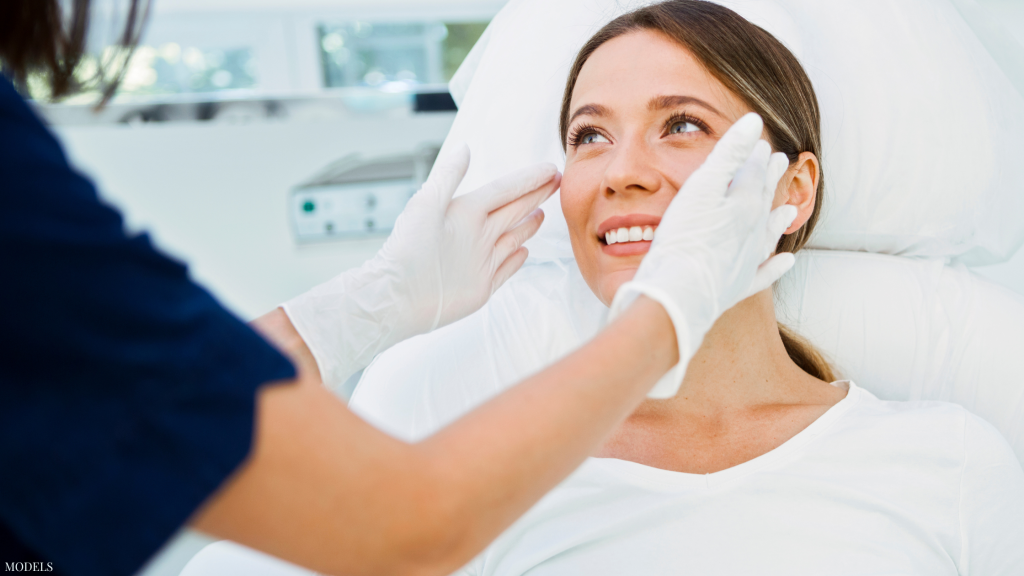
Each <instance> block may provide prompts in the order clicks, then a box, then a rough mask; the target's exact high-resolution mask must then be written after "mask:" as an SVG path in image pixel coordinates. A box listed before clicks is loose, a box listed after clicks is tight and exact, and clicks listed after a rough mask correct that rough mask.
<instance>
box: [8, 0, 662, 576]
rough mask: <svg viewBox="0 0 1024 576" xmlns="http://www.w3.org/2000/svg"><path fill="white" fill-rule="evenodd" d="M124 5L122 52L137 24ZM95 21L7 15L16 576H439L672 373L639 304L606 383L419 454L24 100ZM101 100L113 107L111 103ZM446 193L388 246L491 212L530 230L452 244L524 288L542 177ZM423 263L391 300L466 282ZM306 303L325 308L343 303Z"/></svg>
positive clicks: (563, 379)
mask: <svg viewBox="0 0 1024 576" xmlns="http://www.w3.org/2000/svg"><path fill="white" fill-rule="evenodd" d="M124 1H125V2H126V3H127V4H128V7H127V10H125V12H124V13H126V14H127V15H128V18H127V25H126V31H125V33H124V36H123V39H122V44H124V45H125V47H127V48H130V47H131V45H132V44H133V43H135V42H136V40H137V39H138V37H139V31H140V30H141V22H142V21H143V20H144V17H145V13H146V12H147V6H146V5H145V2H144V1H143V0H124ZM62 7H71V8H72V10H71V12H70V13H68V12H62ZM88 13H89V2H88V0H76V1H75V2H64V1H61V0H3V1H0V66H2V69H3V71H4V74H3V75H0V304H2V306H3V311H2V312H0V319H2V321H0V566H2V567H3V568H4V569H5V570H8V569H9V570H25V571H28V570H34V571H47V572H51V573H54V574H70V575H82V576H85V575H128V574H132V573H134V572H136V571H137V570H138V569H139V568H140V567H141V566H142V565H143V564H144V563H145V561H146V560H147V559H148V558H150V557H151V556H152V555H153V553H154V552H156V551H157V550H158V549H159V548H160V547H161V546H162V545H163V544H164V543H165V542H166V541H167V540H168V539H169V538H170V537H171V536H172V535H173V534H174V533H175V531H177V530H178V529H180V528H181V527H183V526H192V527H195V528H197V529H199V530H202V531H204V532H207V533H209V534H211V535H214V536H217V537H221V538H230V539H232V540H235V541H237V542H240V543H243V544H246V545H249V546H252V547H255V548H258V549H261V550H264V551H266V552H268V553H270V554H274V555H277V556H279V557H282V558H284V559H286V560H290V561H292V562H295V563H298V564H301V565H304V566H307V567H309V568H312V569H314V570H317V571H319V572H323V573H360V574H363V573H374V574H391V573H410V572H415V573H417V574H448V573H450V572H452V571H454V570H456V569H457V568H459V567H460V566H461V565H463V564H464V563H465V562H468V561H469V560H470V559H472V558H473V557H474V556H475V555H476V554H477V553H479V552H480V551H481V550H482V549H483V548H484V547H485V546H486V545H487V544H488V543H489V542H490V541H491V540H492V539H493V538H495V537H497V536H498V535H499V534H500V533H501V531H502V530H504V529H505V528H506V527H507V526H508V525H509V524H511V523H512V522H513V521H514V520H515V519H516V518H517V517H518V516H519V515H521V514H522V513H523V512H525V511H526V510H527V509H528V508H529V507H530V506H531V505H532V504H533V503H535V502H536V501H537V500H538V499H539V498H540V497H541V496H542V495H543V494H544V493H545V492H546V491H547V490H549V489H551V488H552V487H554V486H555V485H556V484H557V483H558V482H559V481H560V480H561V479H563V478H564V477H565V476H566V475H567V474H569V473H570V472H571V471H572V470H573V469H574V468H575V467H576V466H577V465H578V464H579V463H581V462H582V461H583V459H584V458H585V457H586V456H587V455H588V454H590V453H591V451H592V450H594V449H595V448H596V446H597V445H599V443H600V442H601V441H602V439H603V438H604V437H606V436H607V434H609V433H610V431H611V430H612V429H613V428H614V427H615V426H616V425H617V424H618V423H619V422H621V421H622V420H623V419H624V418H625V417H626V416H627V415H628V414H629V413H630V412H631V411H632V410H633V409H634V408H635V407H636V406H637V405H638V404H639V403H640V401H641V400H642V399H643V398H644V395H645V394H646V393H647V391H648V390H650V388H651V387H652V386H653V385H654V383H655V382H656V381H657V379H658V378H659V377H660V376H661V375H662V374H664V373H665V372H667V371H668V369H669V368H670V367H672V366H673V365H674V364H676V362H677V360H678V348H677V344H676V340H675V331H674V329H673V326H672V323H671V321H670V320H669V318H668V315H667V314H666V313H665V310H664V308H662V307H661V306H660V305H659V304H657V303H655V302H653V301H651V300H647V299H646V298H644V297H641V298H639V299H638V301H637V303H636V304H635V305H634V306H633V307H631V308H630V309H629V310H628V311H627V312H626V313H624V314H623V315H622V316H621V317H620V319H619V320H617V321H616V323H615V329H614V330H609V331H606V332H604V333H603V334H602V335H600V336H598V337H597V338H596V339H595V340H594V341H593V342H591V343H590V344H587V345H586V346H585V347H584V348H585V349H588V350H590V352H589V357H590V358H600V359H601V361H600V362H593V361H584V360H581V357H580V356H578V355H571V356H569V357H567V358H566V359H565V360H562V361H560V362H559V363H557V364H555V365H554V366H552V367H551V368H549V369H547V370H545V371H543V372H541V373H539V374H537V375H535V376H533V377H531V378H530V379H529V380H527V381H526V382H524V383H522V384H520V385H518V386H514V387H512V389H510V390H509V391H508V392H506V393H504V394H502V395H500V396H499V397H497V398H496V399H494V400H492V401H491V402H489V403H488V404H486V405H484V406H482V407H480V408H478V409H477V410H475V411H473V412H471V413H470V414H468V415H467V416H465V417H463V418H462V419H460V420H458V421H457V422H455V423H453V424H452V425H450V426H449V427H448V428H446V429H445V430H443V431H441V432H439V433H438V434H437V435H435V436H434V437H432V438H429V439H427V440H425V441H423V442H420V443H417V444H408V443H404V442H400V441H398V440H396V439H394V438H391V437H389V436H387V435H386V434H383V433H381V432H379V431H378V430H376V429H374V428H373V427H372V426H370V425H368V424H367V423H366V422H364V421H363V420H361V419H360V418H359V417H357V416H355V415H354V414H352V413H351V412H350V411H349V410H348V409H347V407H346V406H345V405H344V404H343V403H342V402H340V401H339V400H338V399H336V398H335V397H334V396H332V395H331V394H330V392H328V391H327V390H326V389H325V387H324V386H323V385H322V384H321V378H320V368H318V364H317V361H316V359H314V357H313V356H312V354H311V352H310V346H308V345H307V342H306V341H304V340H303V338H302V337H300V335H299V333H298V332H297V331H296V329H295V327H294V326H293V325H292V323H291V322H290V321H289V318H288V316H287V315H285V313H284V312H283V311H282V310H281V309H280V308H278V309H275V310H273V311H271V312H270V313H268V314H267V315H265V316H264V317H262V318H260V319H259V320H257V321H256V322H254V323H253V327H250V326H248V325H246V324H245V323H243V322H241V321H239V320H238V319H237V318H235V317H233V316H232V315H231V314H230V313H229V312H227V311H225V310H224V309H223V308H222V307H221V306H220V305H219V304H218V303H217V302H216V301H215V300H214V299H213V298H212V297H211V296H210V295H209V294H208V293H207V292H206V291H205V290H203V289H202V288H201V287H199V286H198V285H196V284H195V283H194V282H192V281H191V280H190V278H189V275H188V272H187V269H186V267H185V266H184V265H183V264H182V263H181V262H177V261H175V260H173V259H171V258H169V257H167V256H165V255H164V254H162V253H160V252H159V251H158V250H156V249H154V247H153V245H152V244H151V242H150V240H149V238H148V237H147V236H146V235H145V234H141V235H134V234H129V233H126V232H125V230H124V225H123V221H122V218H121V216H120V214H118V212H117V211H116V210H114V209H113V208H111V207H110V206H108V205H106V204H105V203H104V202H103V201H102V200H101V199H100V198H98V196H97V193H96V190H95V188H94V187H93V185H92V183H90V182H89V181H88V180H87V179H86V178H84V177H82V175H80V174H79V173H78V172H76V171H75V170H74V168H73V167H71V166H70V165H69V164H68V161H67V159H66V157H65V155H64V152H63V151H62V149H61V146H60V144H59V143H58V141H57V140H56V138H55V137H54V135H53V134H52V133H51V132H50V131H49V130H48V129H47V128H46V127H45V126H44V125H43V123H42V122H41V121H40V120H39V118H38V117H37V116H36V114H35V113H34V112H33V110H32V109H31V107H30V105H29V104H28V103H26V101H25V100H24V99H23V98H22V96H21V95H20V94H19V93H18V92H17V91H16V89H15V86H16V85H22V86H23V85H24V83H25V80H26V78H27V77H28V75H29V74H30V73H36V74H40V75H42V76H43V77H45V78H47V79H48V80H49V82H50V85H51V87H52V90H53V93H54V95H55V96H61V95H66V94H68V93H70V92H71V91H72V90H73V89H74V87H75V86H74V81H73V76H72V71H73V70H74V69H75V67H76V65H77V63H78V61H79V59H80V57H81V54H82V49H83V47H84V46H85V37H86V34H85V32H86V31H87V30H88V18H87V16H88ZM116 76H117V75H116V74H114V77H116ZM103 88H104V94H106V95H107V96H109V95H111V94H112V93H113V88H114V85H107V86H105V87H103ZM442 176H444V175H442ZM447 176H448V177H449V178H450V177H451V176H452V174H448V175H447ZM455 176H456V177H455V178H454V180H452V182H451V183H450V184H451V187H450V189H448V192H447V198H448V199H446V200H444V201H443V202H444V203H443V206H441V207H440V208H439V209H440V210H441V212H440V214H439V219H438V220H437V221H427V220H425V219H424V220H417V218H418V217H416V216H410V217H409V218H406V219H405V225H406V226H410V227H411V228H407V230H409V229H411V230H412V233H411V234H408V235H407V237H405V238H396V236H397V234H396V235H394V236H393V237H392V238H391V239H389V242H388V246H391V248H394V247H395V246H396V245H398V244H400V243H401V242H409V241H411V242H416V243H418V245H417V248H418V249H422V248H424V245H425V243H428V242H429V241H430V238H434V239H437V238H441V239H446V237H445V236H444V235H445V234H448V233H450V232H451V229H452V227H451V226H446V222H447V221H448V220H449V219H450V218H454V217H455V216H452V214H451V212H452V209H454V208H453V207H455V206H456V205H458V206H459V208H458V210H460V211H462V212H461V213H462V214H463V215H465V214H464V213H465V211H466V210H467V209H469V208H467V207H470V208H471V207H472V206H477V208H479V206H483V205H484V204H481V203H480V202H478V201H477V200H474V198H477V199H480V198H483V199H484V200H487V199H488V198H490V199H492V200H493V199H494V198H500V199H501V203H499V204H496V205H498V206H502V208H500V209H493V211H492V212H488V211H486V210H485V211H483V212H482V213H480V214H477V215H475V216H474V215H472V214H471V216H473V218H474V220H473V221H474V222H478V223H479V225H480V226H481V227H482V228H487V226H489V225H490V224H493V220H491V218H492V217H494V214H496V213H499V212H502V210H505V209H506V208H508V209H509V210H512V212H505V214H506V215H509V214H515V215H518V216H517V217H516V218H511V220H518V221H520V222H524V221H525V222H527V223H526V224H518V225H517V227H515V228H504V227H503V228H499V229H498V232H503V231H505V230H508V231H507V232H504V233H503V234H501V235H500V236H498V235H497V234H494V233H493V232H494V230H493V228H494V226H491V228H492V230H491V231H490V232H488V234H490V235H489V236H485V235H484V232H482V231H474V230H470V232H469V233H470V234H471V236H470V237H469V238H468V239H465V238H464V239H463V242H462V243H461V244H458V243H456V244H457V245H462V246H465V245H471V246H477V245H481V246H484V248H487V247H488V246H490V245H491V244H488V242H489V243H492V244H493V245H494V246H495V247H496V246H499V245H503V246H504V247H505V248H506V249H508V250H509V251H510V252H512V253H514V254H515V256H514V258H517V259H518V260H516V261H514V262H513V264H514V266H512V267H511V268H516V267H518V265H521V264H522V260H523V259H525V257H526V256H525V252H523V251H521V250H520V249H519V247H520V245H521V244H522V242H523V241H524V240H525V239H526V238H528V237H529V236H530V235H532V234H533V233H534V232H535V231H536V229H537V227H538V226H539V225H540V216H537V215H535V216H533V217H530V218H525V220H524V217H526V215H528V214H530V213H531V212H532V211H533V210H534V208H535V207H536V206H537V205H539V203H540V202H541V201H543V200H544V199H545V198H546V197H547V196H549V195H550V194H551V193H552V192H553V191H554V189H555V188H557V184H558V179H557V176H555V172H554V170H553V168H552V169H551V174H550V176H549V177H548V181H547V182H543V183H542V184H541V185H540V186H539V187H534V189H533V190H510V189H501V187H500V186H498V187H497V188H496V187H495V186H494V185H492V186H491V187H490V188H485V189H483V190H484V191H481V192H475V193H473V194H471V195H469V196H470V198H469V199H468V200H466V201H463V200H462V199H461V198H459V199H456V200H454V201H451V200H450V198H451V192H452V191H454V186H455V185H457V184H458V181H459V180H460V179H461V174H455ZM431 178H432V179H433V178H434V176H431ZM428 184H429V182H428ZM424 188H425V189H426V188H427V186H425V187H424ZM422 193H423V192H422V191H421V194H422ZM482 194H492V196H487V195H482ZM481 195H482V196H481ZM442 196H443V195H442ZM474 202H475V203H476V204H474ZM420 205H421V207H422V205H423V202H420ZM428 207H429V206H428ZM435 207H436V206H435ZM407 213H409V212H408V211H407ZM403 216H405V214H403ZM448 223H449V224H450V222H448ZM488 223H490V224H488ZM511 224H513V225H515V224H516V222H512V223H511ZM455 228H459V227H455ZM465 228H466V227H465V226H463V227H462V233H464V234H466V233H467V232H466V231H465ZM473 234H476V236H473ZM510 234H511V235H512V236H510ZM485 237H486V238H488V239H489V240H487V241H486V242H485V241H484V240H483V238H485ZM495 238H497V240H495ZM448 240H450V239H446V241H448ZM392 241H394V242H392ZM438 242H440V241H438ZM448 245H452V242H450V241H448ZM388 246H386V247H385V249H386V250H387V249H388ZM425 247H426V249H427V252H425V254H426V259H427V260H430V259H433V260H438V258H440V257H439V256H437V254H441V251H440V247H438V249H437V250H433V249H432V248H431V246H430V245H429V244H426V246H425ZM495 249H496V248H495ZM432 250H433V251H432ZM399 252H401V251H399ZM389 254H390V253H389ZM421 254H423V253H422V252H421ZM389 257H390V256H389ZM482 257H489V253H487V252H486V250H484V251H483V256H482ZM509 258H510V260H511V259H512V258H513V256H510V257H509ZM423 260H424V258H417V259H413V260H412V261H409V262H405V261H402V260H401V258H398V259H397V260H395V259H390V260H388V264H389V265H392V266H399V267H404V268H402V270H404V271H406V272H409V271H410V270H411V271H412V272H409V273H408V274H405V276H403V275H396V274H390V277H391V278H392V280H390V281H393V282H394V281H395V280H394V278H396V277H403V278H404V277H406V276H408V282H409V284H408V285H398V286H393V288H395V293H396V294H402V293H410V294H411V293H413V292H415V290H413V289H414V288H417V287H418V285H417V282H416V279H417V278H416V274H415V273H413V272H415V271H416V270H419V268H416V267H417V266H421V267H422V268H423V269H424V270H427V271H428V272H426V273H429V271H431V270H433V271H436V270H444V271H449V272H450V271H451V270H458V268H459V266H472V265H474V263H472V262H468V263H467V262H464V261H463V260H465V258H461V259H455V260H456V261H451V260H444V259H443V258H441V260H443V261H439V262H437V263H436V264H434V263H430V265H428V266H422V264H423ZM498 262H499V263H500V262H501V260H499V261H498ZM506 262H507V261H506ZM505 268H508V267H505ZM506 271H507V270H506ZM392 272H393V270H392ZM492 272H493V270H492ZM454 276H455V277H456V279H458V278H463V276H464V275H462V276H460V275H458V274H456V275H454ZM421 280H422V278H421ZM477 281H482V282H483V283H484V285H485V286H486V287H487V291H485V295H486V294H489V293H490V292H489V290H490V289H492V284H491V281H492V279H491V277H489V276H488V277H485V278H482V279H480V278H478V279H474V278H469V279H466V280H464V282H467V283H469V282H477ZM419 284H425V285H428V287H429V286H434V285H435V284H436V283H430V282H420V283H419ZM456 288H458V286H456ZM403 291H404V292H403ZM455 293H456V294H457V293H458V291H456V292H455ZM338 297H339V298H343V297H345V295H344V294H340V295H339V296H338ZM426 300H427V302H426V303H423V304H422V305H420V306H419V308H416V307H413V311H414V312H415V314H412V315H410V316H417V317H426V318H435V314H437V313H436V310H437V309H438V306H439V304H438V302H439V300H438V298H436V297H434V298H433V300H430V298H427V299H426ZM317 302H320V303H321V304H322V305H323V306H324V307H325V309H327V308H331V307H332V302H331V299H330V296H327V297H319V300H317ZM442 302H444V300H442ZM405 304H406V308H403V310H406V309H408V308H409V306H408V302H406V303H405ZM336 308H337V307H334V311H333V312H332V313H334V314H337V309H336ZM384 308H386V306H384ZM471 311H472V310H467V311H464V313H468V312H471ZM364 312H365V311H361V310H357V309H354V310H353V312H352V314H353V316H351V317H352V318H353V322H352V323H351V324H353V325H361V326H364V327H365V326H367V324H368V323H367V319H368V318H373V317H374V316H373V315H372V314H365V313H364ZM373 312H374V313H378V314H382V315H386V314H383V313H385V312H387V310H386V309H382V308H381V307H380V306H378V307H377V308H375V309H374V311H373ZM438 315H439V314H438ZM396 316H401V315H396V314H390V316H389V317H396ZM309 317H312V318H316V317H317V311H316V309H314V310H312V313H311V314H310V316H309ZM399 320H400V321H404V320H405V319H404V318H399ZM451 320H454V318H451V319H449V320H448V321H451ZM409 321H411V319H409ZM434 322H435V324H436V320H435V321H434ZM337 323H338V324H341V326H338V328H339V329H342V328H345V326H344V325H345V324H346V323H345V322H337ZM254 328H255V330H254ZM428 329H429V327H428ZM257 331H258V332H259V333H257ZM398 331H399V332H401V330H398ZM407 332H408V331H407ZM268 340H269V341H271V342H273V345H271V344H270V343H268ZM346 341H347V342H350V343H352V345H353V346H359V345H361V344H360V343H359V342H358V341H356V340H354V339H352V338H349V339H348V340H346ZM319 349H321V350H322V349H323V348H322V347H321V348H319ZM344 352H345V351H344V350H339V351H338V353H339V354H343V353H344ZM638 359H643V361H638ZM510 431H515V433H514V434H511V433H509V432H510Z"/></svg>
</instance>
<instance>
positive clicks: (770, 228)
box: [764, 204, 798, 259]
mask: <svg viewBox="0 0 1024 576" xmlns="http://www.w3.org/2000/svg"><path fill="white" fill-rule="evenodd" d="M797 213H798V210H797V208H796V206H793V205H792V204H783V205H782V206H779V207H778V208H776V209H775V210H772V212H771V214H769V215H768V225H767V226H766V227H765V238H764V246H765V250H766V252H765V255H764V257H765V259H767V258H768V257H769V256H771V254H772V252H774V251H775V247H776V246H777V245H778V244H779V238H782V233H783V232H785V231H786V230H787V229H788V228H789V227H790V226H792V225H793V221H794V220H796V217H797Z"/></svg>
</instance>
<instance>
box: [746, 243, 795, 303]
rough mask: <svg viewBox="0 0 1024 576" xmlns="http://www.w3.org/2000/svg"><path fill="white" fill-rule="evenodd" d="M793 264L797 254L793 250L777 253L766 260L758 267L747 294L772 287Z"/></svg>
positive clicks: (750, 294) (751, 294)
mask: <svg viewBox="0 0 1024 576" xmlns="http://www.w3.org/2000/svg"><path fill="white" fill-rule="evenodd" d="M793 264H796V256H794V255H793V253H792V252H783V253H782V254H776V255H775V256H772V257H771V258H769V259H768V260H766V261H765V262H764V263H763V264H761V265H760V266H758V267H757V273H756V274H755V275H754V282H753V283H752V284H751V285H750V291H749V292H748V293H747V296H748V297H749V296H753V295H754V294H757V293H758V292H760V291H762V290H767V289H768V288H770V287H771V285H772V284H774V283H775V281H776V280H778V279H779V278H782V276H783V274H785V273H786V272H788V271H789V269H790V268H792V267H793Z"/></svg>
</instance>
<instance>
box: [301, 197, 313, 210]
mask: <svg viewBox="0 0 1024 576" xmlns="http://www.w3.org/2000/svg"><path fill="white" fill-rule="evenodd" d="M313 210H316V204H314V203H313V201H312V200H306V201H305V202H303V203H302V211H303V212H312V211H313Z"/></svg>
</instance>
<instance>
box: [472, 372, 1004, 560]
mask: <svg viewBox="0 0 1024 576" xmlns="http://www.w3.org/2000/svg"><path fill="white" fill-rule="evenodd" d="M836 384H837V385H840V386H848V387H849V393H848V395H847V397H846V398H844V399H843V400H842V401H840V402H839V403H837V404H836V405H835V406H833V407H832V408H831V409H830V410H829V411H828V412H826V413H825V414H824V415H822V416H821V417H820V418H819V419H818V420H816V421H815V422H814V423H813V424H811V425H810V426H809V427H808V428H806V429H805V430H803V431H802V432H800V433H799V434H797V435H796V436H794V437H793V438H791V439H790V440H789V441H787V442H786V443H784V444H783V445H782V446H780V447H778V448H776V449H775V450H772V451H771V452H769V453H767V454H764V455H763V456H760V457H758V458H755V459H753V460H751V461H749V462H745V463H743V464H740V465H738V466H734V467H732V468H729V469H727V470H722V471H720V472H715V473H713V474H703V475H701V474H684V473H680V472H672V471H667V470H661V469H658V468H651V467H648V466H644V465H641V464H637V463H634V462H628V461H624V460H617V459H611V458H591V459H589V460H588V461H587V462H586V463H585V464H584V465H583V466H582V467H580V469H578V470H577V471H576V472H575V473H574V474H573V475H572V476H571V477H570V478H568V479H567V480H566V481H565V482H563V483H562V484H561V485H560V486H559V487H558V488H556V489H555V490H554V491H553V492H551V493H550V494H548V495H547V496H546V497H544V499H543V500H541V501H540V502H539V503H538V504H537V505H536V506H534V508H533V509H532V510H530V512H529V513H527V514H526V515H525V516H524V517H523V518H521V519H520V520H519V521H518V522H517V523H516V524H514V525H513V526H512V527H511V528H509V529H508V530H507V531H506V532H505V533H504V534H503V535H502V536H501V537H500V538H499V539H498V540H497V541H496V542H495V543H494V544H492V545H491V546H490V547H489V548H488V549H487V550H486V551H485V552H484V553H483V554H481V555H480V556H479V557H478V558H477V559H475V560H474V561H473V562H472V563H471V564H470V565H468V566H467V567H465V568H464V569H463V571H461V572H460V573H459V574H460V575H465V576H469V575H473V576H483V575H487V576H490V575H495V576H498V575H500V576H511V575H519V574H529V575H531V576H546V575H549V574H559V575H586V576H595V575H605V574H607V575H613V574H614V575H624V574H629V575H632V574H643V575H661V574H664V575H669V574H671V575H681V574H697V575H702V576H703V575H712V574H714V575H717V574H728V575H733V574H757V575H760V576H770V575H776V574H777V575H779V576H782V575H785V576H812V575H813V576H822V575H829V576H846V575H849V576H853V575H857V576H868V575H873V576H877V575H896V574H899V575H909V574H921V575H929V576H939V575H946V574H949V575H952V574H962V575H965V576H966V575H972V576H994V575H1006V576H1011V575H1012V576H1022V575H1024V471H1022V470H1021V466H1020V464H1019V463H1018V462H1017V459H1016V457H1015V455H1014V453H1013V452H1012V451H1011V449H1010V447H1009V445H1008V444H1007V442H1006V441H1005V440H1004V439H1003V437H1002V436H1000V434H999V433H998V432H997V431H996V430H995V429H994V428H993V427H992V426H990V425H989V424H988V423H986V422H985V421H983V420H981V419H980V418H978V417H976V416H974V415H972V414H970V413H969V412H967V411H966V410H964V409H963V408H961V407H960V406H957V405H955V404H948V403H944V402H883V401H881V400H879V399H877V398H876V397H875V396H873V395H872V394H871V393H870V392H867V391H866V390H863V389H861V388H858V387H857V386H856V385H854V384H853V383H852V382H849V383H847V382H841V383H836Z"/></svg>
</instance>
